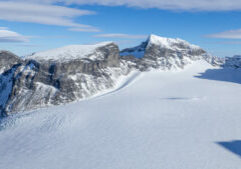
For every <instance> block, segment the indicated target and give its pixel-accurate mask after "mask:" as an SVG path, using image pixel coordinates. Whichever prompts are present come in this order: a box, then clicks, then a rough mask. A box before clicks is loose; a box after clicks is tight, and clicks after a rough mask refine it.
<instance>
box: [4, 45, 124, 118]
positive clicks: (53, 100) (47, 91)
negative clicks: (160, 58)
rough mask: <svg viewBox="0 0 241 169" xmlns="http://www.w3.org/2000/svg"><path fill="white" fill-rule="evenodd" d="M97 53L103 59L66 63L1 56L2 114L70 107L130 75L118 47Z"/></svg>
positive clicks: (108, 46)
mask: <svg viewBox="0 0 241 169" xmlns="http://www.w3.org/2000/svg"><path fill="white" fill-rule="evenodd" d="M96 52H98V54H101V56H103V57H101V58H100V59H95V60H91V59H88V57H86V58H79V59H73V60H68V61H65V62H62V61H61V60H59V61H58V60H57V61H51V60H40V61H39V60H38V61H36V60H31V59H27V60H23V59H20V58H19V57H17V56H15V55H13V54H11V53H9V52H4V53H1V54H0V64H1V70H3V73H2V74H1V76H0V98H1V102H0V111H1V114H2V115H3V114H9V113H13V112H19V111H25V110H30V109H35V108H39V107H45V106H48V105H58V104H62V103H68V102H71V101H75V100H78V99H82V98H86V97H90V96H93V95H94V94H96V93H98V92H99V91H102V90H105V89H109V88H111V87H113V86H114V85H115V82H116V80H115V78H116V76H121V75H124V74H126V73H127V72H128V71H127V70H125V69H126V68H125V66H124V64H123V63H121V62H120V60H119V49H118V46H116V45H115V44H108V45H106V46H103V47H100V48H98V49H96ZM90 55H96V53H91V54H90Z"/></svg>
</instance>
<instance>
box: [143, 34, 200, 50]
mask: <svg viewBox="0 0 241 169" xmlns="http://www.w3.org/2000/svg"><path fill="white" fill-rule="evenodd" d="M147 43H148V45H152V44H154V45H158V46H160V47H164V48H173V47H180V46H182V47H185V48H195V49H197V48H199V49H200V47H199V46H197V45H193V44H190V43H189V42H187V41H185V40H182V39H179V38H175V39H174V38H167V37H162V36H158V35H155V34H150V35H149V37H148V39H147Z"/></svg>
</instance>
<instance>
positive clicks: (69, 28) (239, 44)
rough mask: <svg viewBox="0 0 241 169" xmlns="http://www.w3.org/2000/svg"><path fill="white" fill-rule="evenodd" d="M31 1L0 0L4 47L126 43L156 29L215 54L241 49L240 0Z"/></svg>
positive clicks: (22, 50) (24, 50) (0, 45)
mask: <svg viewBox="0 0 241 169" xmlns="http://www.w3.org/2000/svg"><path fill="white" fill-rule="evenodd" d="M27 1H28V0H25V1H21V0H15V1H0V49H4V50H10V51H12V52H14V53H16V54H18V55H26V54H29V53H32V52H35V51H41V50H46V49H51V48H56V47H61V46H65V45H70V44H92V43H96V42H100V41H114V42H116V43H118V44H119V46H120V48H125V47H131V46H136V45H138V44H139V43H140V42H142V41H144V40H145V39H146V38H147V36H148V35H149V34H151V33H152V34H157V35H160V36H165V37H172V38H182V39H184V40H187V41H189V42H190V43H193V44H196V45H199V46H201V47H202V48H204V49H205V50H207V51H208V52H210V53H212V54H214V55H217V56H232V55H235V54H241V22H240V19H239V18H241V2H238V1H235V0H234V1H233V2H232V3H230V4H229V3H228V1H226V0H214V2H215V3H212V2H209V1H206V0H203V2H205V3H200V4H199V3H192V2H193V1H191V0H180V2H182V3H179V2H177V1H174V0H168V1H167V0H160V1H156V0H139V1H137V0H120V1H118V0H116V1H114V0H105V1H104V0H103V2H102V0H99V1H95V0H89V1H85V0H71V1H65V0H62V1H61V3H56V1H55V0H42V1H38V0H29V1H28V2H27ZM58 2H59V1H58ZM117 2H118V3H117ZM196 2H199V1H196ZM239 8H240V9H239Z"/></svg>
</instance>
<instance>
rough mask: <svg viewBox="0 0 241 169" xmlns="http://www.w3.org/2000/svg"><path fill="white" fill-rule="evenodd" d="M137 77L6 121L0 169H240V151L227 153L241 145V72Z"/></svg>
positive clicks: (206, 70) (201, 67)
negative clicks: (90, 95) (107, 90)
mask: <svg viewBox="0 0 241 169" xmlns="http://www.w3.org/2000/svg"><path fill="white" fill-rule="evenodd" d="M135 77H136V78H129V79H128V81H126V82H123V84H122V86H121V85H120V86H121V87H119V89H118V90H116V91H112V92H110V93H109V94H105V95H102V96H98V97H95V98H92V99H89V100H85V101H80V102H76V103H71V104H68V105H62V106H56V107H50V108H46V109H41V110H38V111H34V112H25V113H20V114H18V115H13V116H10V117H7V118H5V119H3V120H1V123H0V129H1V130H0V145H1V146H0V157H1V160H0V168H1V169H239V168H241V160H240V157H241V155H240V154H241V153H240V152H241V150H240V149H241V147H237V146H236V149H235V150H233V149H232V148H230V147H228V146H226V148H225V145H231V147H232V143H237V144H239V143H240V141H239V140H241V122H240V121H241V104H240V103H241V99H240V98H241V70H239V69H224V70H222V69H221V68H215V67H212V66H211V65H209V64H208V63H206V62H205V61H197V62H195V63H194V64H192V65H189V66H187V67H186V68H185V69H184V70H179V71H167V72H164V71H158V70H153V71H150V72H145V73H141V74H140V75H139V76H135ZM232 141H236V142H232ZM239 145H240V144H239Z"/></svg>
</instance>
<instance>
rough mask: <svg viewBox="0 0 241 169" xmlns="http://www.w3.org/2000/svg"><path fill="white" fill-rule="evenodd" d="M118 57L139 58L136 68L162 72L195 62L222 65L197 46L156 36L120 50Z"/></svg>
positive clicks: (218, 60)
mask: <svg viewBox="0 0 241 169" xmlns="http://www.w3.org/2000/svg"><path fill="white" fill-rule="evenodd" d="M120 55H121V56H128V55H129V56H134V57H137V58H141V59H139V60H138V61H137V62H138V63H137V66H138V67H140V68H141V69H144V70H146V69H147V68H150V67H152V68H158V69H163V70H170V69H178V68H184V66H186V65H188V64H191V63H192V62H193V61H197V60H206V61H207V62H208V63H210V64H212V65H219V64H222V61H221V60H220V59H219V58H217V57H214V56H211V55H210V54H208V53H207V52H206V51H204V50H203V49H202V48H201V47H199V46H196V45H192V44H190V43H188V42H187V41H185V40H181V39H172V38H165V37H160V36H157V35H150V36H149V38H148V39H147V41H145V42H143V43H141V45H139V46H137V47H133V48H128V49H124V50H122V51H121V53H120ZM140 60H141V61H140Z"/></svg>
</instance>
